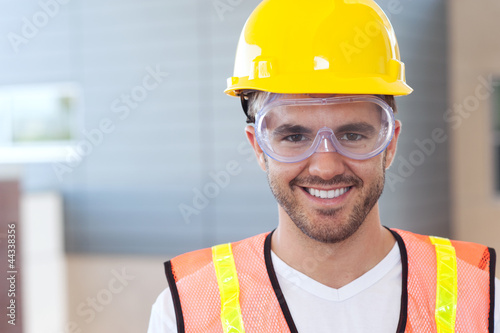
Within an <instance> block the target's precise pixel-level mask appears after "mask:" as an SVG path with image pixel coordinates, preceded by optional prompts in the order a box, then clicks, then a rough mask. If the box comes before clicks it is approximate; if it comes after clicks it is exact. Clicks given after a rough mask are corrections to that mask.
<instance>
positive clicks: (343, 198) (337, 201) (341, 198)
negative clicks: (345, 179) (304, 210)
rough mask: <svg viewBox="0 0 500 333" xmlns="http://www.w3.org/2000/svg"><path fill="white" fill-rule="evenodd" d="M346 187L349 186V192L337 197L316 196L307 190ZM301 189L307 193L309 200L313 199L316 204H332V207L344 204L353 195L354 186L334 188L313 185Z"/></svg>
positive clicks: (329, 189) (328, 189) (335, 188)
mask: <svg viewBox="0 0 500 333" xmlns="http://www.w3.org/2000/svg"><path fill="white" fill-rule="evenodd" d="M346 187H348V188H349V190H348V191H347V192H345V193H344V194H342V195H340V196H338V197H336V198H326V199H322V198H318V197H315V196H314V195H311V194H310V193H309V192H308V191H307V190H306V188H314V189H317V190H322V191H331V190H337V189H341V188H346ZM300 189H301V190H302V192H303V193H304V194H305V195H306V197H307V198H308V199H309V200H311V201H312V202H314V203H315V204H316V205H321V206H330V207H331V206H339V205H342V204H343V203H344V202H345V201H346V200H347V199H348V198H349V196H350V195H351V192H352V190H353V189H354V186H340V187H334V188H320V187H312V186H306V187H302V186H301V187H300Z"/></svg>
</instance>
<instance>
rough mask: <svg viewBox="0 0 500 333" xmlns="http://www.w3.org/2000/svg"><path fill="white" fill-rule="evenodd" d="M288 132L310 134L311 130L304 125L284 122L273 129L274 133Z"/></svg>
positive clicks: (283, 133)
mask: <svg viewBox="0 0 500 333" xmlns="http://www.w3.org/2000/svg"><path fill="white" fill-rule="evenodd" d="M290 133H304V134H311V133H312V130H311V129H310V128H307V127H304V126H302V125H291V124H284V125H281V126H279V127H277V128H276V129H275V130H274V131H273V134H274V135H285V134H290Z"/></svg>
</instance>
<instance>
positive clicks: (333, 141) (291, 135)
mask: <svg viewBox="0 0 500 333" xmlns="http://www.w3.org/2000/svg"><path fill="white" fill-rule="evenodd" d="M283 96H284V97H281V98H279V99H277V100H274V101H272V102H269V103H268V104H266V105H265V106H264V107H263V108H262V109H261V110H260V111H259V112H258V113H257V115H256V118H255V125H254V128H255V133H256V137H257V142H258V144H259V146H260V147H261V148H262V150H263V151H264V152H265V153H266V154H267V155H268V156H269V157H271V158H273V159H275V160H277V161H279V162H286V163H295V162H300V161H302V160H304V159H306V158H308V157H309V156H311V155H312V154H314V153H315V152H337V153H339V154H342V155H343V156H346V157H348V158H352V159H356V160H365V159H369V158H372V157H374V156H376V155H378V154H380V153H381V152H382V151H384V149H385V148H386V147H387V145H388V144H389V142H390V141H391V139H392V136H393V135H394V115H393V112H392V108H391V107H390V106H389V105H388V104H387V103H386V102H385V101H384V100H382V99H381V98H379V97H376V96H369V95H368V96H367V95H353V96H336V97H329V98H287V97H286V95H283Z"/></svg>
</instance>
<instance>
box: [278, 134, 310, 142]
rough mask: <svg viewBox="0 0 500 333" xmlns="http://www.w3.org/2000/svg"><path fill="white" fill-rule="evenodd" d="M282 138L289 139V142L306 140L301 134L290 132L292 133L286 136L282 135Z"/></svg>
mask: <svg viewBox="0 0 500 333" xmlns="http://www.w3.org/2000/svg"><path fill="white" fill-rule="evenodd" d="M283 140H285V141H290V142H299V141H304V140H307V138H306V137H305V136H304V135H302V134H292V135H288V136H286V137H284V138H283Z"/></svg>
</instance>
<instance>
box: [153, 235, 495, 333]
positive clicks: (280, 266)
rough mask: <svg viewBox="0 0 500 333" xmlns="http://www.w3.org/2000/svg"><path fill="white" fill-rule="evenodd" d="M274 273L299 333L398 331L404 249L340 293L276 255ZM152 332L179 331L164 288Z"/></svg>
mask: <svg viewBox="0 0 500 333" xmlns="http://www.w3.org/2000/svg"><path fill="white" fill-rule="evenodd" d="M271 256H272V261H273V265H274V270H275V272H276V276H277V278H278V282H279V284H280V287H281V290H282V291H283V295H284V296H285V299H286V302H287V304H288V308H289V309H290V313H291V315H292V318H293V320H294V322H295V325H296V326H297V330H298V331H299V332H300V333H310V332H314V333H323V332H325V333H326V332H328V333H331V332H348V333H357V332H370V333H387V332H396V329H397V326H398V321H399V315H400V307H401V280H402V279H401V275H402V265H401V257H400V252H399V247H398V246H397V243H396V244H395V245H394V247H393V248H392V250H391V251H390V252H389V254H388V255H387V256H386V257H385V258H384V259H383V260H382V261H381V262H379V263H378V264H377V265H376V266H375V267H374V268H372V269H371V270H370V271H368V272H367V273H365V274H364V275H362V276H361V277H359V278H357V279H356V280H354V281H352V282H351V283H349V284H347V285H346V286H344V287H342V288H340V289H334V288H330V287H327V286H325V285H323V284H321V283H319V282H317V281H315V280H313V279H311V278H310V277H308V276H306V275H304V274H302V273H301V272H299V271H297V270H295V269H293V268H291V267H290V266H288V265H287V264H286V263H284V262H283V261H282V260H281V259H280V258H278V256H276V255H275V254H274V252H271ZM499 288H500V280H498V279H496V295H495V297H496V299H495V303H496V304H495V305H496V308H495V332H497V330H499V329H500V289H499ZM148 333H177V324H176V320H175V312H174V305H173V301H172V296H171V295H170V290H169V288H167V289H165V290H164V291H163V292H162V293H161V294H160V296H158V299H157V300H156V302H155V304H154V305H153V309H152V312H151V319H150V322H149V329H148Z"/></svg>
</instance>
